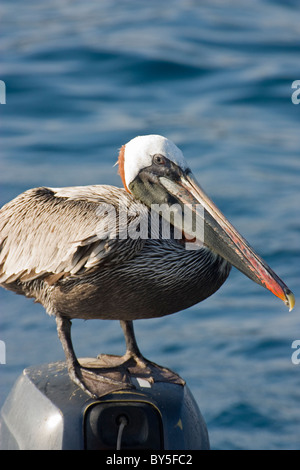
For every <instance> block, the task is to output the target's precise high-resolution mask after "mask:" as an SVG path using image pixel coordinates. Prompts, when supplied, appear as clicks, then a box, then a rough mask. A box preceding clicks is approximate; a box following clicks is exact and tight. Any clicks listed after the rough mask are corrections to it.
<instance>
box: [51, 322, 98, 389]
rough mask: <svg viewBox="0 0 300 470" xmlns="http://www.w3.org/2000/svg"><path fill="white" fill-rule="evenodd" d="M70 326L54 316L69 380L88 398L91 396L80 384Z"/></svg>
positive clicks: (69, 323) (70, 323)
mask: <svg viewBox="0 0 300 470" xmlns="http://www.w3.org/2000/svg"><path fill="white" fill-rule="evenodd" d="M71 325H72V322H71V320H69V318H66V317H63V316H60V315H56V326H57V333H58V337H59V339H60V342H61V344H62V347H63V350H64V353H65V356H66V361H67V367H68V372H69V376H70V378H71V380H73V382H74V383H76V385H78V386H79V387H80V388H82V390H83V391H84V392H86V393H88V394H89V395H90V396H93V395H92V394H91V392H90V391H89V390H88V389H87V388H86V386H85V385H84V383H83V382H82V375H81V371H80V369H81V367H80V364H79V362H78V359H77V357H76V354H75V351H74V348H73V344H72V339H71Z"/></svg>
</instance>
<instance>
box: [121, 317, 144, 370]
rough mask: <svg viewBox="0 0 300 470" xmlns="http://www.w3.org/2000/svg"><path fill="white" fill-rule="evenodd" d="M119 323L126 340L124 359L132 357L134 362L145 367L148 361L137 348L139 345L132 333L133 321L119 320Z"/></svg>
mask: <svg viewBox="0 0 300 470" xmlns="http://www.w3.org/2000/svg"><path fill="white" fill-rule="evenodd" d="M120 324H121V327H122V330H123V332H124V336H125V342H126V353H125V355H124V356H123V359H124V360H127V359H131V358H132V359H134V361H135V362H136V364H137V365H138V366H140V367H143V368H145V367H147V364H148V363H149V361H147V359H145V358H144V356H143V355H142V353H141V351H140V350H139V347H138V345H137V342H136V339H135V334H134V329H133V322H132V321H128V320H126V321H125V320H120Z"/></svg>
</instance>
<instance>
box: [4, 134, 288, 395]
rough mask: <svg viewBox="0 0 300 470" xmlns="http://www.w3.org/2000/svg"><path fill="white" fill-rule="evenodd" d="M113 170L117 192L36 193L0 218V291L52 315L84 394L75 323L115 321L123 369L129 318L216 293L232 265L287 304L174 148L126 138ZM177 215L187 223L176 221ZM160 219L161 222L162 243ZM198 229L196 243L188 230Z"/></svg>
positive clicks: (99, 188) (134, 348)
mask: <svg viewBox="0 0 300 470" xmlns="http://www.w3.org/2000/svg"><path fill="white" fill-rule="evenodd" d="M118 165H119V174H120V177H121V179H122V182H123V186H124V188H122V189H121V188H117V187H113V186H107V185H93V186H76V187H65V188H47V187H39V188H35V189H30V190H28V191H25V192H24V193H22V194H20V195H19V196H17V197H16V198H15V199H13V200H12V201H11V202H9V203H7V204H6V205H5V206H3V207H2V209H1V211H0V284H1V286H2V287H4V288H6V289H9V290H11V291H14V292H16V293H17V294H22V295H25V296H27V297H31V298H34V299H35V301H36V302H39V303H41V304H42V305H43V306H44V308H45V309H46V311H47V313H48V314H49V315H53V316H55V318H56V323H57V331H58V336H59V338H60V341H61V343H62V347H63V350H64V353H65V356H66V363H67V366H68V372H69V376H70V378H71V379H72V380H73V381H74V382H75V383H76V384H78V385H79V386H80V387H81V388H82V389H83V390H85V391H86V392H88V393H89V389H88V387H87V386H86V385H85V383H84V380H83V375H82V369H83V368H82V366H81V365H80V363H79V361H78V359H77V357H76V354H75V351H74V349H73V345H72V340H71V320H72V319H74V318H81V319H114V320H119V321H120V323H121V326H122V328H123V331H124V335H125V341H126V354H125V355H124V356H123V359H124V361H125V360H128V358H134V360H135V361H136V362H137V363H141V364H142V363H143V361H144V362H145V361H146V360H145V359H144V358H143V356H142V354H141V352H140V350H139V348H138V345H137V342H136V339H135V335H134V330H133V324H132V322H133V320H137V319H144V318H154V317H161V316H164V315H169V314H172V313H175V312H178V311H180V310H184V309H186V308H188V307H190V306H192V305H194V304H197V303H198V302H201V301H202V300H204V299H206V298H207V297H209V296H210V295H212V294H213V293H214V292H216V291H217V290H218V289H219V288H220V287H221V285H222V284H223V283H224V282H225V280H226V279H227V277H228V275H229V273H230V269H231V266H232V265H233V266H235V267H236V268H237V269H239V270H240V271H241V272H242V273H243V274H245V275H246V276H248V277H249V278H250V279H251V280H252V281H254V282H256V283H257V284H259V285H261V286H263V287H265V288H266V289H268V290H269V291H271V292H272V293H273V294H274V295H276V296H277V297H279V298H280V299H281V300H282V301H283V302H284V303H285V304H286V305H287V306H288V307H289V309H290V310H291V309H292V308H293V307H294V304H295V298H294V295H293V293H292V292H291V291H290V290H289V289H288V287H287V286H286V285H285V284H284V282H283V281H282V280H281V279H280V278H279V277H278V276H277V275H276V274H275V273H274V272H273V271H272V269H271V268H270V267H269V266H268V265H267V264H266V262H265V261H263V260H262V258H261V257H260V256H259V255H258V254H257V253H255V251H254V250H253V249H252V248H251V247H250V245H249V244H248V243H247V241H246V240H245V239H244V238H243V237H242V236H241V235H240V234H239V233H238V231H237V230H236V229H235V228H234V227H233V226H232V225H231V224H230V223H229V221H228V220H227V219H226V218H225V216H224V215H223V214H222V213H221V212H220V210H219V209H218V208H217V207H216V205H215V204H214V203H213V202H212V201H211V200H210V199H209V197H208V196H207V195H206V194H205V192H204V191H203V189H202V188H201V187H200V186H199V184H198V183H197V181H196V179H195V178H194V176H193V174H192V172H191V170H190V168H189V166H188V164H187V162H186V160H185V159H184V157H183V154H182V152H181V150H180V149H179V148H178V147H177V146H176V145H175V144H174V143H173V142H171V141H170V140H169V139H167V138H165V137H162V136H159V135H146V136H138V137H135V138H134V139H132V140H131V141H130V142H128V143H127V144H126V145H123V147H122V148H121V149H120V152H119V158H118ZM166 207H167V208H168V207H170V208H175V209H174V211H173V215H172V214H171V215H170V214H169V215H170V217H169V215H168V216H166V213H165V212H166V211H163V210H161V209H162V208H166ZM186 207H188V208H189V210H190V214H191V215H192V216H193V217H194V219H193V220H194V222H193V223H187V222H185V221H184V217H181V218H180V217H178V214H180V210H181V209H182V214H183V211H184V209H185V208H186ZM199 208H200V210H199ZM155 214H156V215H158V217H154V216H153V215H155ZM168 217H169V218H168ZM164 221H165V222H166V221H168V222H169V223H170V227H169V228H170V230H169V234H167V236H164V234H163V230H162V222H164ZM197 221H198V222H199V226H200V227H202V232H201V233H202V239H201V237H198V236H197V233H196V235H195V231H193V226H195V223H197ZM145 224H146V225H147V226H146V228H144V229H143V230H142V229H141V226H142V225H144V226H145ZM193 224H194V225H193ZM129 229H130V230H131V232H130V230H129ZM179 235H180V236H179Z"/></svg>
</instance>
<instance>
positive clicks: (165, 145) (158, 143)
mask: <svg viewBox="0 0 300 470" xmlns="http://www.w3.org/2000/svg"><path fill="white" fill-rule="evenodd" d="M155 154H161V155H164V156H165V157H166V158H168V159H169V160H171V161H172V162H174V163H176V164H177V165H178V166H179V167H180V168H182V169H183V170H186V168H187V163H186V161H185V159H184V156H183V154H182V152H181V150H180V149H179V148H178V147H177V146H176V145H175V144H174V143H173V142H171V140H169V139H167V138H166V137H162V136H161V135H155V134H153V135H143V136H138V137H135V138H134V139H132V140H130V141H129V142H128V143H127V144H126V145H125V149H124V180H125V183H126V186H127V188H128V186H129V184H130V183H131V182H132V181H133V180H134V178H135V177H136V176H137V174H138V173H139V171H140V170H142V169H143V168H146V167H147V166H150V165H152V157H153V155H155ZM123 182H124V181H123Z"/></svg>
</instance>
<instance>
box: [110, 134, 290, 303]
mask: <svg viewBox="0 0 300 470" xmlns="http://www.w3.org/2000/svg"><path fill="white" fill-rule="evenodd" d="M118 163H119V172H120V176H121V178H122V181H123V184H124V187H125V189H126V190H127V191H128V192H130V193H132V195H133V196H134V197H135V198H136V199H138V200H140V201H141V202H143V203H144V204H146V205H147V206H148V207H149V208H151V206H153V205H157V204H166V203H167V204H169V205H172V204H175V203H176V204H180V206H181V207H184V206H185V205H189V207H191V208H192V209H191V210H192V211H194V212H195V216H196V217H199V212H198V211H197V210H196V207H197V206H198V205H200V206H201V208H202V212H201V211H200V214H202V215H201V217H202V223H203V224H204V230H203V234H204V240H203V242H204V245H205V246H207V247H208V248H209V249H210V250H212V251H213V252H215V253H217V254H218V255H220V256H221V257H223V258H224V259H226V260H227V261H228V262H229V263H230V264H232V265H233V266H235V267H236V268H237V269H239V270H240V271H241V272H242V273H244V274H245V275H246V276H248V277H249V278H250V279H252V280H253V281H255V282H256V283H258V284H260V285H262V286H263V287H265V288H267V289H268V290H270V291H271V292H272V293H273V294H274V295H276V296H277V297H279V298H280V299H281V300H283V301H284V302H285V303H286V305H288V307H289V308H290V310H291V309H292V308H293V307H294V304H295V298H294V295H293V293H292V292H291V291H290V290H289V289H288V287H287V286H286V285H285V284H284V282H283V281H282V280H281V279H280V278H279V277H278V276H277V275H276V274H275V273H274V271H272V269H271V268H270V267H269V266H268V265H267V263H266V262H265V261H263V260H262V259H261V258H260V256H259V255H258V254H257V253H255V251H254V250H253V249H252V248H251V247H250V245H249V244H248V243H247V241H246V240H245V239H244V238H243V237H242V236H241V235H240V234H239V233H238V231H237V230H236V229H235V228H234V227H233V226H232V225H231V224H230V222H229V221H228V220H227V219H226V217H225V216H224V215H223V214H222V213H221V211H220V210H219V209H218V208H217V207H216V206H215V204H214V203H213V202H212V201H211V199H210V198H209V197H208V196H207V195H206V194H205V192H204V191H203V189H202V188H201V187H200V186H199V184H198V183H197V181H196V179H195V178H194V176H193V175H192V172H191V170H190V169H189V167H188V165H187V162H186V160H185V159H184V157H183V154H182V152H181V150H180V149H179V148H178V147H177V146H176V145H175V144H174V143H173V142H171V141H170V140H169V139H166V138H165V137H162V136H160V135H146V136H139V137H135V138H134V139H132V140H131V141H130V142H128V143H127V144H126V145H123V147H122V148H121V150H120V154H119V160H118ZM175 224H176V218H174V225H175ZM178 228H182V225H181V226H180V227H178ZM184 232H185V234H186V235H189V234H188V233H187V232H186V228H184ZM190 236H191V238H192V237H193V234H190Z"/></svg>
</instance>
